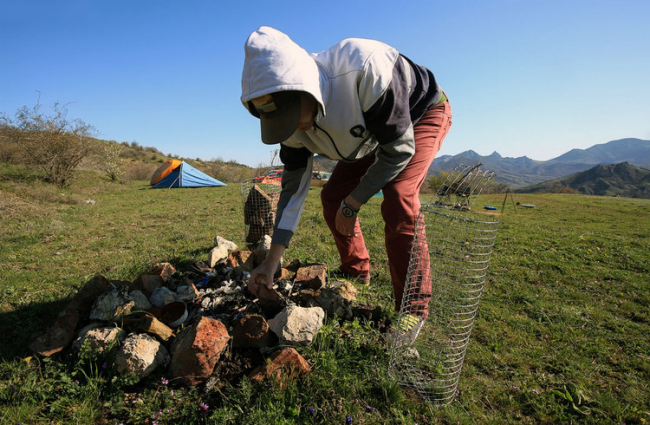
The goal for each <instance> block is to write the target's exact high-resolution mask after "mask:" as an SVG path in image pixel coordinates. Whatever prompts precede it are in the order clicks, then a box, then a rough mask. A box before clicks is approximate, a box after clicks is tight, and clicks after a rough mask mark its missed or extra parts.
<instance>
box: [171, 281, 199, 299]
mask: <svg viewBox="0 0 650 425" xmlns="http://www.w3.org/2000/svg"><path fill="white" fill-rule="evenodd" d="M198 296H199V293H198V292H197V290H196V286H194V284H189V285H181V286H179V287H178V288H176V301H182V302H190V303H191V302H193V301H194V300H195V299H197V298H198Z"/></svg>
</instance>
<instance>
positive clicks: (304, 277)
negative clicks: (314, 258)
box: [294, 264, 327, 289]
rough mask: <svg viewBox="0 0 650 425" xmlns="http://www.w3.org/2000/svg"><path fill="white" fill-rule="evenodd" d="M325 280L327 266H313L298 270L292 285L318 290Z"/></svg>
mask: <svg viewBox="0 0 650 425" xmlns="http://www.w3.org/2000/svg"><path fill="white" fill-rule="evenodd" d="M326 279H327V265H325V264H315V265H312V266H305V267H301V268H299V269H298V272H297V273H296V278H295V279H294V283H296V284H300V285H302V287H303V288H311V289H320V288H321V287H322V286H323V285H325V281H326Z"/></svg>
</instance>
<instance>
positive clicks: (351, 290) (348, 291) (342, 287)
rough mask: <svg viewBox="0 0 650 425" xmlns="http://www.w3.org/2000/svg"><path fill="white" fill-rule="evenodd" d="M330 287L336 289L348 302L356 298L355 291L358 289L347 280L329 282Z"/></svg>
mask: <svg viewBox="0 0 650 425" xmlns="http://www.w3.org/2000/svg"><path fill="white" fill-rule="evenodd" d="M330 287H332V288H334V289H336V291H337V292H338V293H339V294H340V295H341V297H343V298H344V299H346V300H348V301H350V302H352V301H356V300H357V292H359V291H358V290H357V288H356V287H355V286H354V284H353V283H352V282H349V281H347V280H335V281H334V282H330Z"/></svg>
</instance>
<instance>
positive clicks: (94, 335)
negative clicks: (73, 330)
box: [72, 326, 126, 353]
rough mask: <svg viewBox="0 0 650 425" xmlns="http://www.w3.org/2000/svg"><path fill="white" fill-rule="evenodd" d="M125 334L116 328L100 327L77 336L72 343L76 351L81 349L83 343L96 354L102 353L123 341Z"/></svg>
mask: <svg viewBox="0 0 650 425" xmlns="http://www.w3.org/2000/svg"><path fill="white" fill-rule="evenodd" d="M124 338H126V333H125V332H124V331H123V330H122V329H120V328H118V327H114V326H113V327H101V328H93V329H88V330H86V332H83V333H81V332H80V334H79V338H77V339H76V340H75V342H73V343H72V346H73V347H74V348H76V349H81V347H82V346H83V344H84V343H86V344H87V345H88V347H89V348H90V349H91V350H92V351H93V352H96V353H103V352H104V351H107V350H110V349H111V348H113V347H115V346H116V344H117V343H120V342H122V341H124Z"/></svg>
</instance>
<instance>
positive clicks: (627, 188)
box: [515, 162, 650, 198]
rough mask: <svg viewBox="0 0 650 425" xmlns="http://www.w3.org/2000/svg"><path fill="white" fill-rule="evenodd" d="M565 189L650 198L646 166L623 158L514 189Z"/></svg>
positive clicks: (520, 191) (562, 190) (604, 194)
mask: <svg viewBox="0 0 650 425" xmlns="http://www.w3.org/2000/svg"><path fill="white" fill-rule="evenodd" d="M567 189H569V190H575V191H578V192H580V193H582V194H585V195H600V196H625V197H628V198H650V170H646V169H644V168H640V167H635V166H634V165H631V164H629V163H627V162H623V163H620V164H615V165H597V166H595V167H593V168H591V169H589V170H587V171H582V172H580V173H575V174H572V175H570V176H568V177H563V178H559V179H555V180H551V181H547V182H544V183H539V184H536V185H532V186H528V187H523V188H520V189H516V190H515V192H519V193H536V192H566V191H567Z"/></svg>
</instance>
